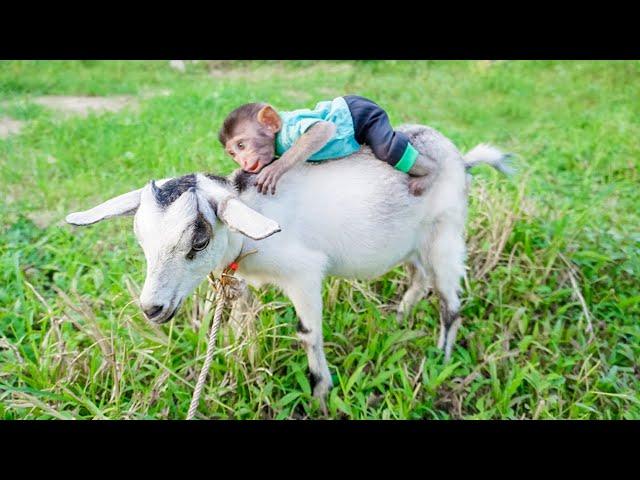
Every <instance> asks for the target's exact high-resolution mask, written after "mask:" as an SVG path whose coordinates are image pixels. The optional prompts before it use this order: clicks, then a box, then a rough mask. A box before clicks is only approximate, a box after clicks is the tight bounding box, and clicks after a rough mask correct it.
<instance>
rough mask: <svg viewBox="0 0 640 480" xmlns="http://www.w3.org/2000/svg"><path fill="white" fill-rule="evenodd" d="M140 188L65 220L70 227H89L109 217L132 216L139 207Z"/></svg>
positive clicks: (68, 216)
mask: <svg viewBox="0 0 640 480" xmlns="http://www.w3.org/2000/svg"><path fill="white" fill-rule="evenodd" d="M142 190H143V189H142V188H140V189H138V190H133V191H131V192H128V193H125V194H122V195H118V196H117V197H114V198H112V199H110V200H107V201H106V202H104V203H101V204H100V205H98V206H96V207H93V208H92V209H90V210H85V211H84V212H75V213H70V214H69V215H67V217H66V218H65V220H66V221H67V223H70V224H72V225H91V224H92V223H96V222H99V221H101V220H104V219H106V218H110V217H119V216H122V215H133V214H134V213H136V210H138V207H139V206H140V194H141V193H142Z"/></svg>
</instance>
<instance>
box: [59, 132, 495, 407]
mask: <svg viewBox="0 0 640 480" xmlns="http://www.w3.org/2000/svg"><path fill="white" fill-rule="evenodd" d="M399 129H400V130H403V131H405V132H406V133H407V134H408V135H409V136H410V139H411V141H412V143H413V144H414V145H415V146H416V148H417V149H418V150H420V151H426V152H429V154H430V155H431V156H432V157H433V158H435V159H436V160H437V161H438V163H439V164H440V170H439V172H438V173H437V175H436V176H435V178H433V179H432V181H431V183H430V184H429V187H428V190H427V191H426V192H425V194H424V195H422V196H420V197H415V196H412V195H411V194H410V193H409V191H408V188H407V181H408V176H407V175H406V174H404V173H402V172H399V171H397V170H395V169H393V168H392V167H390V166H389V165H387V164H386V163H384V162H381V161H380V160H377V159H375V157H373V155H372V154H371V152H370V150H369V149H368V148H367V147H363V148H362V149H361V151H360V152H358V153H357V154H354V155H351V156H350V157H347V158H343V159H339V160H335V161H327V162H323V163H322V164H310V163H305V164H301V165H298V166H296V167H294V168H293V169H292V170H290V171H289V172H287V174H286V175H284V176H283V177H282V178H281V179H280V182H279V184H278V193H277V194H276V195H274V196H272V195H262V194H259V193H258V192H257V191H256V190H255V188H248V189H247V190H246V191H244V192H243V193H241V194H239V195H238V192H235V191H234V190H233V188H232V187H231V186H230V185H224V184H222V183H220V182H218V181H216V180H211V179H209V178H207V177H204V176H202V175H199V176H198V177H197V178H198V183H197V190H196V191H195V192H191V191H187V192H185V193H184V194H183V195H182V196H181V197H180V198H179V199H178V200H176V201H175V202H174V203H173V204H172V205H171V206H170V207H169V208H167V209H166V210H162V209H160V208H159V207H158V206H157V205H156V204H155V202H154V200H153V197H152V193H151V190H150V188H151V187H150V186H147V187H145V188H144V189H142V191H141V194H140V195H139V197H140V207H139V208H138V211H137V213H136V217H135V232H136V236H137V237H138V240H139V242H140V244H141V246H142V248H143V250H144V252H145V257H146V259H147V278H146V281H145V285H144V287H143V290H142V294H141V297H140V300H141V304H142V306H143V308H148V307H150V306H153V305H161V306H163V308H164V313H163V315H162V316H161V317H160V318H159V319H157V320H156V321H164V320H166V319H168V318H170V317H171V316H172V315H173V313H174V312H175V310H176V309H177V308H178V307H179V306H180V304H181V302H182V301H183V300H184V298H185V297H186V296H187V295H188V294H189V293H190V292H191V291H192V290H193V289H194V288H195V287H196V286H197V284H198V283H200V282H201V281H202V280H204V278H205V277H206V275H207V273H209V272H210V271H214V272H219V271H220V270H221V269H223V268H224V267H225V266H226V265H228V264H229V263H230V262H231V261H233V260H234V259H235V258H236V257H237V256H238V255H239V254H240V253H241V252H247V251H250V250H257V253H255V254H253V255H250V256H248V257H246V258H245V259H243V260H242V261H241V262H240V268H239V269H238V272H237V273H238V276H239V277H240V278H242V279H244V280H246V281H247V282H248V283H249V284H251V285H253V286H254V287H259V286H261V285H265V284H273V285H276V286H278V287H280V288H281V289H282V290H283V291H284V292H285V294H286V295H287V296H288V297H289V298H290V299H291V301H292V302H293V304H294V306H295V308H296V312H297V314H298V316H299V320H300V326H301V328H300V331H299V336H300V338H301V339H302V341H303V343H304V345H305V348H306V350H307V355H308V360H309V369H310V371H311V373H312V375H313V376H314V377H315V380H316V385H315V388H314V394H315V395H316V396H318V397H319V398H321V399H322V398H324V397H325V395H326V394H327V392H328V390H329V389H330V387H331V377H330V375H329V370H328V367H327V362H326V359H325V356H324V352H323V348H322V297H321V288H322V282H323V279H324V278H325V277H326V276H327V275H335V276H338V277H350V278H373V277H376V276H379V275H382V274H384V273H386V272H388V271H389V270H390V269H392V268H393V267H395V266H396V265H398V264H401V263H407V264H409V265H410V266H412V272H413V275H412V280H411V286H410V288H409V290H408V291H407V293H406V294H405V296H404V297H403V300H402V302H401V304H400V308H399V310H398V314H399V317H401V318H402V317H403V316H404V315H406V314H407V313H408V312H409V311H410V310H411V308H412V307H413V305H415V303H416V302H417V301H418V300H419V299H420V298H421V297H422V296H424V295H425V294H426V292H427V291H428V290H429V289H430V288H432V287H433V288H435V290H436V292H437V293H438V295H439V297H440V300H441V312H442V315H441V334H440V340H439V342H438V344H439V346H440V348H443V349H444V351H445V356H446V358H448V357H449V356H450V354H451V351H452V348H453V345H454V341H455V335H456V331H457V329H458V327H459V325H460V323H461V322H460V320H459V318H458V317H457V315H458V311H459V308H460V300H459V298H458V291H459V288H460V279H461V278H462V275H463V274H464V256H465V245H464V237H463V233H464V224H465V216H466V205H467V202H466V174H465V166H467V165H468V163H465V160H469V161H470V162H473V164H474V165H475V164H478V163H489V164H491V165H493V166H494V167H496V168H499V167H498V165H500V162H501V160H502V159H503V158H504V156H503V155H502V153H501V152H499V150H497V149H492V148H487V147H482V148H480V147H477V148H476V149H474V150H472V152H471V154H472V155H471V157H470V158H468V159H466V158H465V159H463V157H462V155H461V154H460V153H459V152H458V150H457V149H456V148H455V146H454V145H453V144H452V143H451V142H450V141H449V140H448V139H446V138H445V137H444V136H442V135H441V134H439V133H438V132H436V131H435V130H433V129H430V128H428V127H424V126H419V125H407V126H404V127H400V128H399ZM498 153H499V154H500V158H498ZM232 177H233V175H232ZM136 192H138V191H136ZM125 195H126V194H125ZM117 198H120V197H117ZM114 200H115V199H114ZM114 200H110V201H108V202H105V203H104V204H103V205H102V206H99V207H96V208H94V209H92V210H90V212H91V211H94V210H96V209H99V211H100V213H101V214H102V215H103V218H107V217H108V216H110V215H115V214H117V211H118V209H117V208H114V211H112V212H110V213H109V212H106V210H108V208H107V207H108V206H109V205H110V203H109V202H113V201H114ZM121 203H123V202H121V201H118V202H115V204H117V205H120V204H121ZM126 205H127V206H130V203H129V202H126ZM229 205H233V207H231V208H229ZM224 206H227V210H226V212H221V211H220V208H223V207H224ZM216 208H218V212H217V217H216V212H215V209H216ZM120 210H121V208H120ZM198 211H200V212H202V213H203V215H204V216H205V218H207V220H208V221H209V222H210V223H211V225H212V228H213V238H212V240H211V242H210V245H209V246H208V247H207V248H206V249H205V250H204V251H202V252H199V253H198V254H197V255H196V256H195V258H194V259H193V260H188V259H186V255H187V253H188V252H189V250H190V248H191V244H190V239H191V234H192V229H193V227H192V225H193V221H194V219H195V217H196V214H197V212H198ZM114 212H116V213H114ZM78 215H79V214H72V215H71V216H69V217H68V218H71V219H72V220H73V219H77V218H78ZM95 218H96V216H95V215H90V216H89V219H91V220H93V221H97V220H95ZM218 220H222V221H223V222H225V223H226V225H225V224H223V223H221V222H220V221H218ZM73 223H75V222H73ZM278 226H279V227H278ZM278 228H281V231H279V233H277V234H276V235H272V234H273V233H275V232H278ZM234 230H238V231H234ZM248 230H251V232H250V233H251V236H252V237H254V238H250V237H249V236H246V234H247V231H248ZM239 232H244V233H245V235H243V234H241V233H239ZM265 235H270V236H268V238H264V239H262V240H258V239H259V238H261V237H263V236H265ZM245 303H246V302H245Z"/></svg>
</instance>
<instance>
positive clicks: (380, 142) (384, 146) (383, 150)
mask: <svg viewBox="0 0 640 480" xmlns="http://www.w3.org/2000/svg"><path fill="white" fill-rule="evenodd" d="M343 98H344V100H345V102H347V106H348V107H349V110H350V111H351V116H352V117H353V126H354V128H355V132H356V141H357V142H358V143H359V144H361V145H362V144H365V145H369V147H371V150H373V154H374V155H375V156H376V157H378V158H379V159H380V160H384V161H385V162H387V163H389V164H390V165H391V166H393V167H395V166H396V164H397V163H398V162H399V161H400V158H402V155H403V154H404V152H405V150H406V149H407V145H408V144H409V137H407V136H406V135H405V134H404V133H402V132H396V131H394V130H393V128H392V127H391V124H390V123H389V117H388V116H387V112H385V111H384V110H383V109H382V108H381V107H380V106H379V105H378V104H377V103H375V102H373V101H371V100H369V99H368V98H364V97H359V96H358V95H346V96H345V97H343Z"/></svg>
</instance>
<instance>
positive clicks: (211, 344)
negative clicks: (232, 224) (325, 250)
mask: <svg viewBox="0 0 640 480" xmlns="http://www.w3.org/2000/svg"><path fill="white" fill-rule="evenodd" d="M256 252H257V250H251V251H250V252H246V253H244V254H243V255H240V256H238V258H236V260H235V261H234V262H233V263H232V264H231V265H230V266H229V267H227V268H225V269H224V271H223V272H222V277H221V278H220V279H216V278H214V276H213V275H212V274H209V277H208V278H209V284H210V285H211V287H212V288H213V289H214V290H215V291H216V293H217V294H216V310H215V312H214V314H213V322H211V330H210V331H209V339H208V340H207V353H206V354H205V357H204V364H203V365H202V370H200V375H198V381H197V382H196V388H195V389H194V390H193V395H192V397H191V405H189V412H188V413H187V420H192V419H193V417H194V416H195V414H196V412H197V411H198V404H199V403H200V395H201V394H202V388H203V387H204V382H205V381H206V380H207V374H208V373H209V368H211V361H212V360H213V352H214V350H215V345H216V336H217V335H218V329H219V328H220V319H221V318H222V311H223V310H224V306H225V304H226V303H227V300H230V299H233V298H234V297H235V296H236V294H235V293H234V288H233V287H234V286H236V282H237V281H238V279H237V278H234V276H233V274H234V273H235V269H236V268H237V267H238V264H237V262H239V261H240V260H242V259H243V258H244V257H246V256H247V255H251V254H252V253H256ZM232 265H233V266H232ZM236 293H237V290H236Z"/></svg>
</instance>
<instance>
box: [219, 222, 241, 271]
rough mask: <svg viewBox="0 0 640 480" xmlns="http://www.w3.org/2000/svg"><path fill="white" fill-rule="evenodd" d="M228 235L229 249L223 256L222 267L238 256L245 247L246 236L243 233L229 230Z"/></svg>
mask: <svg viewBox="0 0 640 480" xmlns="http://www.w3.org/2000/svg"><path fill="white" fill-rule="evenodd" d="M228 235H229V243H228V244H227V250H226V252H225V254H224V256H223V257H222V265H221V268H225V267H227V266H228V265H229V264H230V263H231V262H233V261H234V260H235V259H236V258H238V255H240V253H242V248H243V247H244V236H243V235H242V234H241V233H237V232H231V231H229V233H228Z"/></svg>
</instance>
